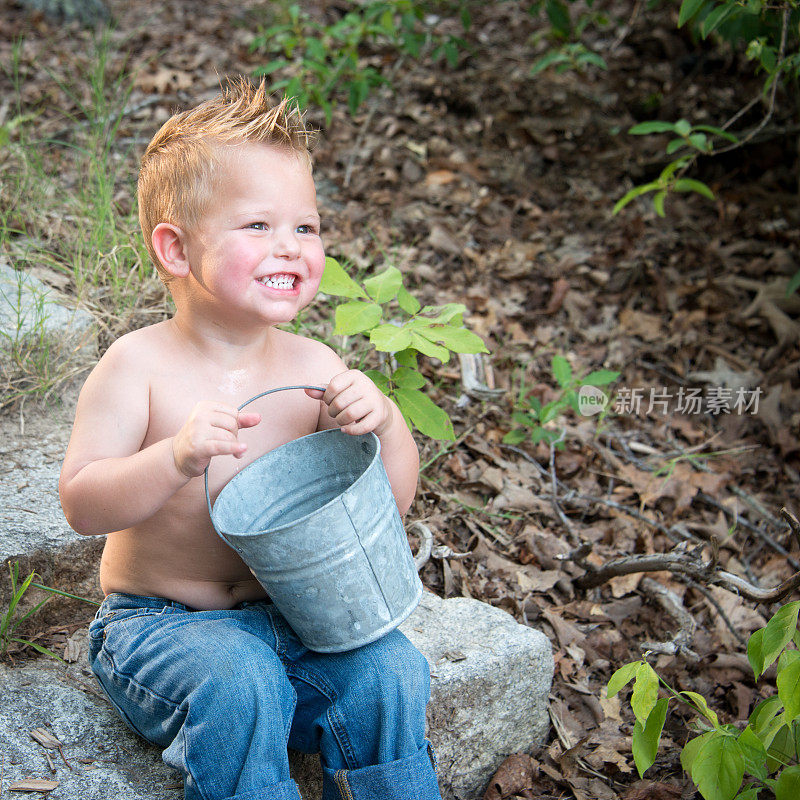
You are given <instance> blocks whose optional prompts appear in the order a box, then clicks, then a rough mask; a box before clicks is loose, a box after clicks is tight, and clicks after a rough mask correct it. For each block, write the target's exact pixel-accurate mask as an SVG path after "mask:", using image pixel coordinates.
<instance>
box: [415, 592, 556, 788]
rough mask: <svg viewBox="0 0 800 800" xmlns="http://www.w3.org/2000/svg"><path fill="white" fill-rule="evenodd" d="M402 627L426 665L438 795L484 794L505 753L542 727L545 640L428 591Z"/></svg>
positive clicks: (486, 609) (547, 672) (501, 617)
mask: <svg viewBox="0 0 800 800" xmlns="http://www.w3.org/2000/svg"><path fill="white" fill-rule="evenodd" d="M400 627H401V630H402V631H403V632H404V633H405V634H406V636H408V638H409V639H410V640H411V641H412V642H413V644H414V645H415V646H416V647H417V649H418V650H420V652H421V653H422V654H423V655H424V656H425V657H426V658H427V659H428V663H429V664H430V666H431V702H430V705H429V706H428V729H429V730H428V735H429V737H430V739H431V742H432V743H433V746H434V749H435V750H436V756H437V759H438V761H439V772H440V775H441V777H442V778H443V779H444V780H443V781H442V794H443V797H444V798H445V800H472V799H473V798H478V797H482V796H483V792H484V790H485V789H486V784H487V782H488V780H489V778H490V777H491V776H492V775H493V774H494V772H495V770H496V769H497V767H498V766H499V765H500V764H501V762H502V761H503V759H504V758H505V757H506V756H508V755H511V753H516V752H519V751H525V750H530V749H531V747H532V746H533V745H534V744H536V743H539V742H541V741H542V740H543V739H544V737H545V736H546V734H547V731H548V729H549V727H550V720H549V717H548V710H547V708H548V695H549V693H550V684H551V681H552V678H553V656H552V652H551V648H550V641H549V640H548V638H547V637H546V636H545V635H544V634H543V633H541V632H540V631H535V630H533V629H532V628H528V627H526V626H525V625H520V624H519V623H518V622H517V621H516V620H515V619H514V618H513V617H512V616H511V615H510V614H507V613H506V612H505V611H502V610H501V609H499V608H494V607H493V606H490V605H488V604H487V603H482V602H480V601H478V600H472V599H470V598H466V597H454V598H450V599H447V600H443V599H442V598H440V597H437V596H436V595H434V594H431V593H430V592H426V593H425V594H424V595H423V597H422V601H421V602H420V604H419V606H418V608H417V609H416V610H415V611H414V613H413V614H412V615H411V616H410V617H409V619H408V620H407V621H406V622H405V623H403V625H401V626H400Z"/></svg>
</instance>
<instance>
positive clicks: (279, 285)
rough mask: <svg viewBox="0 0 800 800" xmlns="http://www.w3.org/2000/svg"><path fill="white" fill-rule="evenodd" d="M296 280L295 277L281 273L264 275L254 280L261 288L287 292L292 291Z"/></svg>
mask: <svg viewBox="0 0 800 800" xmlns="http://www.w3.org/2000/svg"><path fill="white" fill-rule="evenodd" d="M296 278H297V276H296V275H292V274H290V273H286V272H283V273H280V274H278V275H265V276H264V277H263V278H257V279H256V280H257V282H258V283H260V284H261V285H262V286H267V287H269V288H270V289H282V290H284V291H289V290H290V289H294V284H295V280H296Z"/></svg>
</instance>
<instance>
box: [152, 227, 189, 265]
mask: <svg viewBox="0 0 800 800" xmlns="http://www.w3.org/2000/svg"><path fill="white" fill-rule="evenodd" d="M152 242H153V249H154V250H155V251H156V255H157V256H158V260H159V261H160V262H161V264H162V266H163V267H164V269H165V270H166V271H167V272H169V274H170V275H172V276H173V277H175V278H185V277H187V276H188V275H189V272H190V269H191V268H190V266H189V257H188V255H187V253H186V236H185V234H184V232H183V231H182V230H181V229H180V228H179V227H177V226H176V225H171V224H170V223H169V222H159V223H158V225H156V226H155V228H153V235H152Z"/></svg>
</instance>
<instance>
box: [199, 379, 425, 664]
mask: <svg viewBox="0 0 800 800" xmlns="http://www.w3.org/2000/svg"><path fill="white" fill-rule="evenodd" d="M324 388H325V387H322V386H284V387H281V388H279V389H271V390H269V391H267V392H262V393H261V394H258V395H256V396H255V397H252V398H250V400H248V401H247V402H245V403H242V405H241V406H239V410H241V409H242V408H244V407H245V406H246V405H248V404H250V403H252V402H253V401H254V400H257V399H258V398H259V397H263V396H264V395H267V394H271V393H272V392H280V391H284V390H286V389H319V390H320V391H324ZM380 451H381V446H380V441H379V440H378V437H377V436H375V434H374V433H368V434H365V435H362V436H350V435H348V434H346V433H343V432H342V431H340V430H328V431H320V432H318V433H312V434H309V435H308V436H303V437H301V438H299V439H295V440H294V441H291V442H288V443H287V444H285V445H282V446H281V447H277V448H275V449H274V450H272V451H270V452H269V453H267V454H266V455H264V456H261V458H258V459H257V460H256V461H254V462H253V463H252V464H249V465H248V466H246V467H245V468H244V469H243V470H242V471H241V472H239V473H238V474H237V475H235V476H234V477H233V478H232V479H231V480H230V481H229V482H228V483H227V484H226V485H225V486H224V487H223V488H222V491H221V492H220V493H219V495H218V496H217V499H216V501H215V502H214V505H213V508H212V505H211V497H210V495H209V492H208V469H206V473H205V487H206V500H207V502H208V510H209V514H210V515H211V522H212V524H213V525H214V528H215V530H216V531H217V533H218V534H219V535H220V536H221V537H222V538H223V539H224V540H225V541H226V542H227V543H228V544H229V545H230V546H231V547H233V548H234V549H235V550H236V551H237V552H238V553H239V554H240V555H241V557H242V559H243V560H244V562H245V563H246V564H247V566H248V567H250V569H251V570H252V572H253V574H254V575H255V577H256V578H257V579H258V581H259V583H261V585H262V586H263V587H264V589H266V591H267V593H268V594H269V596H270V598H271V599H272V601H273V602H274V603H275V605H276V606H277V607H278V610H279V611H280V612H281V613H282V614H283V616H284V617H285V618H286V620H287V622H288V623H289V624H290V625H291V626H292V628H293V629H294V631H295V633H297V635H298V636H299V637H300V640H301V641H302V642H303V644H304V645H305V646H306V647H307V648H309V650H315V651H317V652H320V653H338V652H343V651H345V650H352V649H354V648H356V647H361V646H362V645H365V644H368V643H369V642H372V641H374V640H375V639H378V638H380V637H381V636H383V635H384V634H385V633H388V632H389V631H390V630H392V629H393V628H396V627H397V626H398V625H399V624H400V623H401V622H402V621H403V620H404V619H405V618H406V617H407V616H408V615H409V614H410V613H411V612H412V611H413V610H414V608H415V607H416V605H417V603H418V602H419V599H420V597H421V596H422V583H421V581H420V579H419V576H418V575H417V570H416V567H415V565H414V559H413V557H412V555H411V548H410V547H409V544H408V539H407V537H406V533H405V530H404V529H403V523H402V521H401V520H400V514H399V513H398V511H397V505H396V504H395V500H394V496H393V495H392V489H391V486H390V485H389V480H388V478H387V476H386V471H385V469H384V467H383V462H382V461H381V456H380Z"/></svg>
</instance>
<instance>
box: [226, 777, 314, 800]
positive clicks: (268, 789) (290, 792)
mask: <svg viewBox="0 0 800 800" xmlns="http://www.w3.org/2000/svg"><path fill="white" fill-rule="evenodd" d="M227 800H303V799H302V797H300V789H298V788H297V784H296V783H295V782H294V781H293V780H288V781H281V782H280V783H275V784H273V785H272V786H265V787H264V788H263V789H256V790H254V791H252V792H240V793H239V794H235V795H233V796H232V797H229V798H227Z"/></svg>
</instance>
